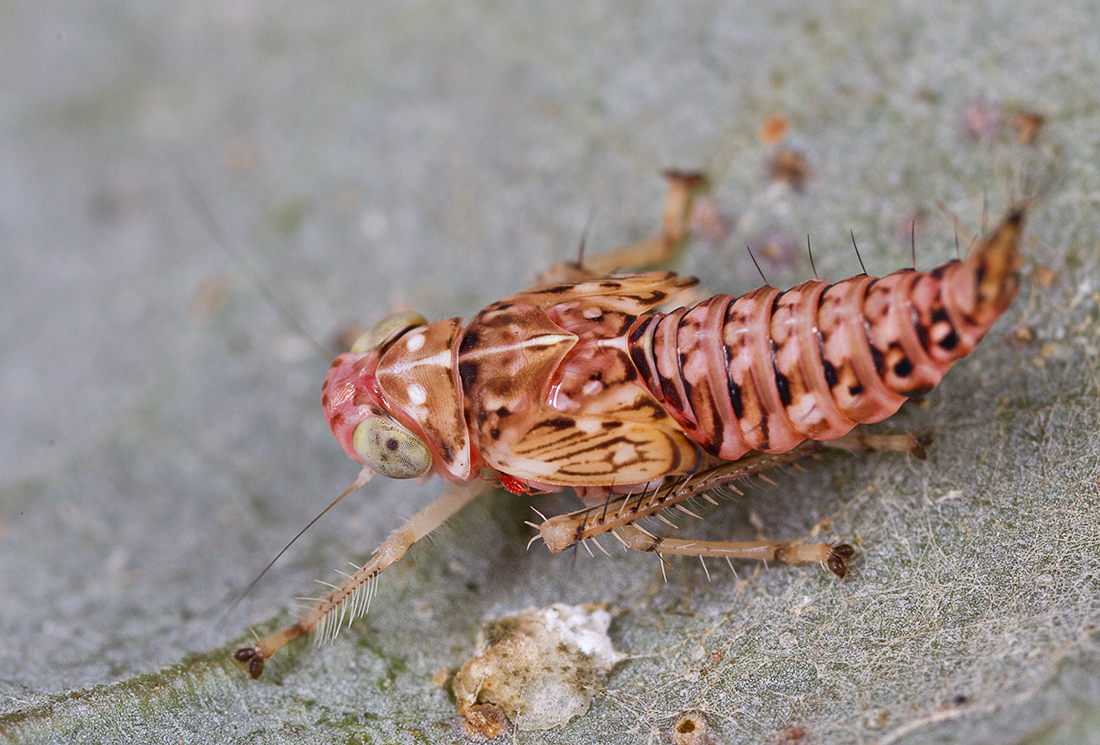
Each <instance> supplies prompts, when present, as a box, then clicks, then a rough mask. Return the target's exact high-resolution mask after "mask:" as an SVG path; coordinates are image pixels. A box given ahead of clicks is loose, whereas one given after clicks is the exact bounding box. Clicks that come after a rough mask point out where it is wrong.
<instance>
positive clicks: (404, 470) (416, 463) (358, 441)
mask: <svg viewBox="0 0 1100 745" xmlns="http://www.w3.org/2000/svg"><path fill="white" fill-rule="evenodd" d="M351 441H352V444H353V445H354V446H355V452H356V454H357V455H358V456H359V459H360V460H361V461H362V462H363V465H365V466H367V467H368V468H369V469H371V470H372V471H374V472H375V473H380V474H382V475H383V476H388V477H389V478H391V479H411V478H416V477H417V476H420V475H421V474H423V473H424V472H426V471H427V470H428V469H429V468H431V467H432V454H431V451H429V450H428V446H427V445H425V444H424V441H423V440H421V439H420V438H419V437H417V436H416V435H414V434H413V433H412V432H410V431H408V430H407V429H405V428H404V427H402V426H401V425H399V424H396V423H394V422H391V421H388V420H386V419H382V418H380V417H376V416H369V417H367V418H366V419H364V420H363V421H362V422H360V423H359V424H358V426H356V428H355V433H354V434H353V435H352V439H351Z"/></svg>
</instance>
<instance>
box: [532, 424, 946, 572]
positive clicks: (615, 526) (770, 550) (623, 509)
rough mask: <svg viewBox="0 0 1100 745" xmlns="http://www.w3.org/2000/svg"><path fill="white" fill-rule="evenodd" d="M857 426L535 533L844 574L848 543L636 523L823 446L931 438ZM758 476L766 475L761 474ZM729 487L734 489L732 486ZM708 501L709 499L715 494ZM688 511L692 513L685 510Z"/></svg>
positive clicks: (911, 446) (614, 502)
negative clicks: (611, 539)
mask: <svg viewBox="0 0 1100 745" xmlns="http://www.w3.org/2000/svg"><path fill="white" fill-rule="evenodd" d="M861 430H862V428H857V429H855V430H853V431H852V432H850V433H849V434H847V435H845V436H843V437H840V438H838V439H836V440H832V441H830V442H824V443H822V442H814V441H806V442H803V443H802V444H800V445H798V446H797V447H795V448H792V449H791V450H789V451H787V452H785V453H758V452H752V453H749V454H747V455H745V456H744V457H742V458H739V459H738V460H736V461H732V462H729V463H724V464H722V465H719V466H717V467H715V468H712V469H709V470H707V471H704V472H702V473H699V474H695V475H693V476H691V477H689V478H687V479H684V480H683V481H679V482H676V483H674V484H670V485H667V486H664V487H662V488H659V489H656V490H654V491H652V492H646V493H643V494H630V495H623V496H618V497H615V498H610V497H609V498H608V499H607V500H606V501H605V502H604V504H603V505H600V506H595V507H590V508H588V509H584V510H578V511H576V512H571V513H569V514H567V515H559V516H557V517H553V518H550V519H548V520H546V521H544V522H543V523H542V524H541V525H538V526H536V527H537V528H538V529H539V535H538V536H537V538H541V539H542V540H543V542H544V543H545V544H546V546H547V548H549V549H550V550H551V551H552V552H554V553H557V552H560V551H564V550H566V549H567V548H570V547H572V546H574V545H576V544H577V543H581V542H583V541H586V540H588V539H589V538H595V537H596V536H599V535H602V534H604V533H611V534H612V535H614V536H615V538H616V539H618V540H619V542H620V543H622V544H623V545H624V546H625V547H626V548H628V549H629V550H631V551H647V552H653V553H658V554H661V553H669V554H681V555H689V556H704V557H705V556H713V557H719V558H727V559H733V558H738V559H758V560H764V561H768V560H776V561H782V562H786V563H791V564H797V563H806V562H817V563H820V564H822V565H824V566H826V567H827V568H828V569H829V570H830V571H832V572H833V573H834V574H836V575H837V576H839V577H843V576H844V575H845V574H847V565H848V560H849V559H850V558H852V556H854V555H855V550H854V549H853V548H852V547H851V546H849V545H847V544H840V545H837V546H832V545H830V544H827V543H819V544H813V545H807V546H795V545H790V544H788V543H784V542H781V541H774V540H768V539H764V540H759V541H747V542H737V543H733V542H725V541H686V540H680V539H672V538H658V537H656V536H653V535H651V534H650V533H648V532H646V531H645V530H643V529H641V528H639V527H638V526H637V523H638V521H639V520H641V519H642V518H645V517H654V516H655V517H658V518H660V517H661V515H660V513H661V512H662V511H663V510H665V509H668V508H669V507H676V508H677V509H680V510H683V511H685V512H688V511H687V510H686V509H685V508H684V507H683V506H682V505H680V503H681V502H683V501H685V500H688V499H692V498H694V497H702V498H703V499H708V500H710V498H709V497H708V496H707V494H706V493H707V492H708V491H710V490H711V489H715V488H718V487H720V486H730V485H732V484H733V482H735V481H738V480H740V479H744V478H747V477H749V476H754V475H758V474H761V473H762V472H763V471H766V470H768V469H771V468H777V467H779V466H784V465H789V464H791V463H794V462H795V461H797V460H799V459H800V458H802V457H805V456H807V455H810V454H812V453H814V452H815V451H816V450H818V449H819V448H820V447H822V446H828V447H832V448H839V449H844V450H862V451H869V450H890V451H896V452H904V453H909V454H910V455H914V456H916V457H918V458H924V457H925V447H926V446H927V445H928V444H929V442H930V440H929V439H928V438H917V437H913V436H912V435H868V434H863V432H862V431H861ZM762 478H766V477H763V476H762ZM732 488H735V489H736V487H732ZM710 501H712V502H713V500H710ZM688 514H692V513H690V512H688Z"/></svg>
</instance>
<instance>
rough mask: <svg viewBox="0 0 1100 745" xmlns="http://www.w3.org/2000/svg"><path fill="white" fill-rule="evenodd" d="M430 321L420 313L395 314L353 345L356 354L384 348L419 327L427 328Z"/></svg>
mask: <svg viewBox="0 0 1100 745" xmlns="http://www.w3.org/2000/svg"><path fill="white" fill-rule="evenodd" d="M427 323H428V319H426V318H425V317H424V316H422V315H420V314H419V313H394V314H393V315H389V316H386V317H385V318H383V319H382V320H381V321H379V322H378V323H376V324H374V325H373V326H371V327H370V330H369V331H367V332H366V333H365V334H363V335H362V336H360V337H359V338H358V339H356V340H355V343H354V344H352V345H351V351H352V352H353V353H354V354H362V353H363V352H369V351H370V350H372V349H376V348H379V347H382V346H384V345H386V344H390V343H391V342H393V341H395V340H396V339H398V338H399V337H400V336H401V335H402V334H404V333H405V332H407V331H411V330H413V329H414V328H416V327H417V326H426V325H427Z"/></svg>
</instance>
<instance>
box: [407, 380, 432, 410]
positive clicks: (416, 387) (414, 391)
mask: <svg viewBox="0 0 1100 745" xmlns="http://www.w3.org/2000/svg"><path fill="white" fill-rule="evenodd" d="M406 393H408V395H409V401H411V402H412V403H413V405H414V406H419V405H421V404H422V403H424V402H425V401H427V400H428V392H427V391H425V390H424V386H422V385H420V383H413V384H412V385H410V386H409V387H408V388H407V389H406Z"/></svg>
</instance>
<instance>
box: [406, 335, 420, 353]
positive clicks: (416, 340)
mask: <svg viewBox="0 0 1100 745" xmlns="http://www.w3.org/2000/svg"><path fill="white" fill-rule="evenodd" d="M405 346H407V347H408V348H409V351H410V352H416V351H419V349H420V348H421V347H422V346H424V333H423V332H417V333H412V334H409V338H408V341H406V342H405Z"/></svg>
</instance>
